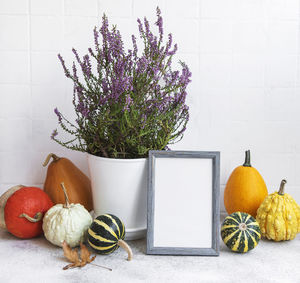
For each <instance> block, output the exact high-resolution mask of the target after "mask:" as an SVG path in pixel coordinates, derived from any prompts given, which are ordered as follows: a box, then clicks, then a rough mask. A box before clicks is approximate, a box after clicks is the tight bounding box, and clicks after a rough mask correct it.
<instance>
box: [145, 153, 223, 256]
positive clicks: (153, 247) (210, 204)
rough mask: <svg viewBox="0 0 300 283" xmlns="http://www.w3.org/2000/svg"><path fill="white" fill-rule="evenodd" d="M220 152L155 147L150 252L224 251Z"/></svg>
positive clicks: (150, 185)
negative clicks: (220, 247)
mask: <svg viewBox="0 0 300 283" xmlns="http://www.w3.org/2000/svg"><path fill="white" fill-rule="evenodd" d="M219 160H220V159H219V152H191V151H183V152H181V151H180V152H179V151H151V152H150V153H149V183H148V232H147V253H148V254H182V255H189V254H191V255H197V254H198V255H218V249H219V242H218V239H219V237H218V235H217V233H218V230H219V229H218V226H219V220H218V216H219V164H220V162H219Z"/></svg>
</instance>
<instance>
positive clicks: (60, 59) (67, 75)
mask: <svg viewBox="0 0 300 283" xmlns="http://www.w3.org/2000/svg"><path fill="white" fill-rule="evenodd" d="M57 56H58V58H59V61H60V63H61V65H62V66H63V69H64V72H65V75H66V77H67V78H70V71H69V70H68V69H67V67H66V65H65V61H64V59H63V58H62V56H61V55H60V54H58V55H57Z"/></svg>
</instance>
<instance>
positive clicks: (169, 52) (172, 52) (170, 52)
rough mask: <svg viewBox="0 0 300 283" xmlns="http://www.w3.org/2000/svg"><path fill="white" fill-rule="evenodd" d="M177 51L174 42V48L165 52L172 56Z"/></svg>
mask: <svg viewBox="0 0 300 283" xmlns="http://www.w3.org/2000/svg"><path fill="white" fill-rule="evenodd" d="M176 52H177V44H174V48H173V50H171V51H168V52H167V55H168V56H173V55H174V54H175V53H176Z"/></svg>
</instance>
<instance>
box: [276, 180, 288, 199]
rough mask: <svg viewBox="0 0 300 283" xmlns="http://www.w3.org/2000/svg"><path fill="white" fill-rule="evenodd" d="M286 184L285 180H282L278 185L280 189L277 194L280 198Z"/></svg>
mask: <svg viewBox="0 0 300 283" xmlns="http://www.w3.org/2000/svg"><path fill="white" fill-rule="evenodd" d="M286 183H287V182H286V180H285V179H283V180H282V181H281V183H280V188H279V191H278V194H279V195H281V196H283V195H284V186H285V184H286Z"/></svg>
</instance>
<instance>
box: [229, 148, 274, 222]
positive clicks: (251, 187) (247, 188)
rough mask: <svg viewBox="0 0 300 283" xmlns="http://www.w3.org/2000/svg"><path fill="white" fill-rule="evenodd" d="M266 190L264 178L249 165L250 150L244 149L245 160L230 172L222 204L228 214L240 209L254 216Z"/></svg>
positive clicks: (266, 193) (266, 192) (265, 194)
mask: <svg viewBox="0 0 300 283" xmlns="http://www.w3.org/2000/svg"><path fill="white" fill-rule="evenodd" d="M267 195H268V190H267V187H266V184H265V181H264V179H263V178H262V176H261V175H260V174H259V172H258V171H257V170H256V169H255V168H254V167H252V166H251V163H250V150H247V151H246V157H245V162H244V164H243V165H242V166H238V167H237V168H235V169H234V170H233V172H232V173H231V175H230V177H229V179H228V181H227V184H226V187H225V190H224V205H225V208H226V211H227V213H228V214H231V213H233V212H236V211H242V212H245V213H248V214H251V215H252V216H253V217H256V211H257V209H258V207H259V206H260V204H261V203H262V202H263V200H264V199H265V197H266V196H267Z"/></svg>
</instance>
